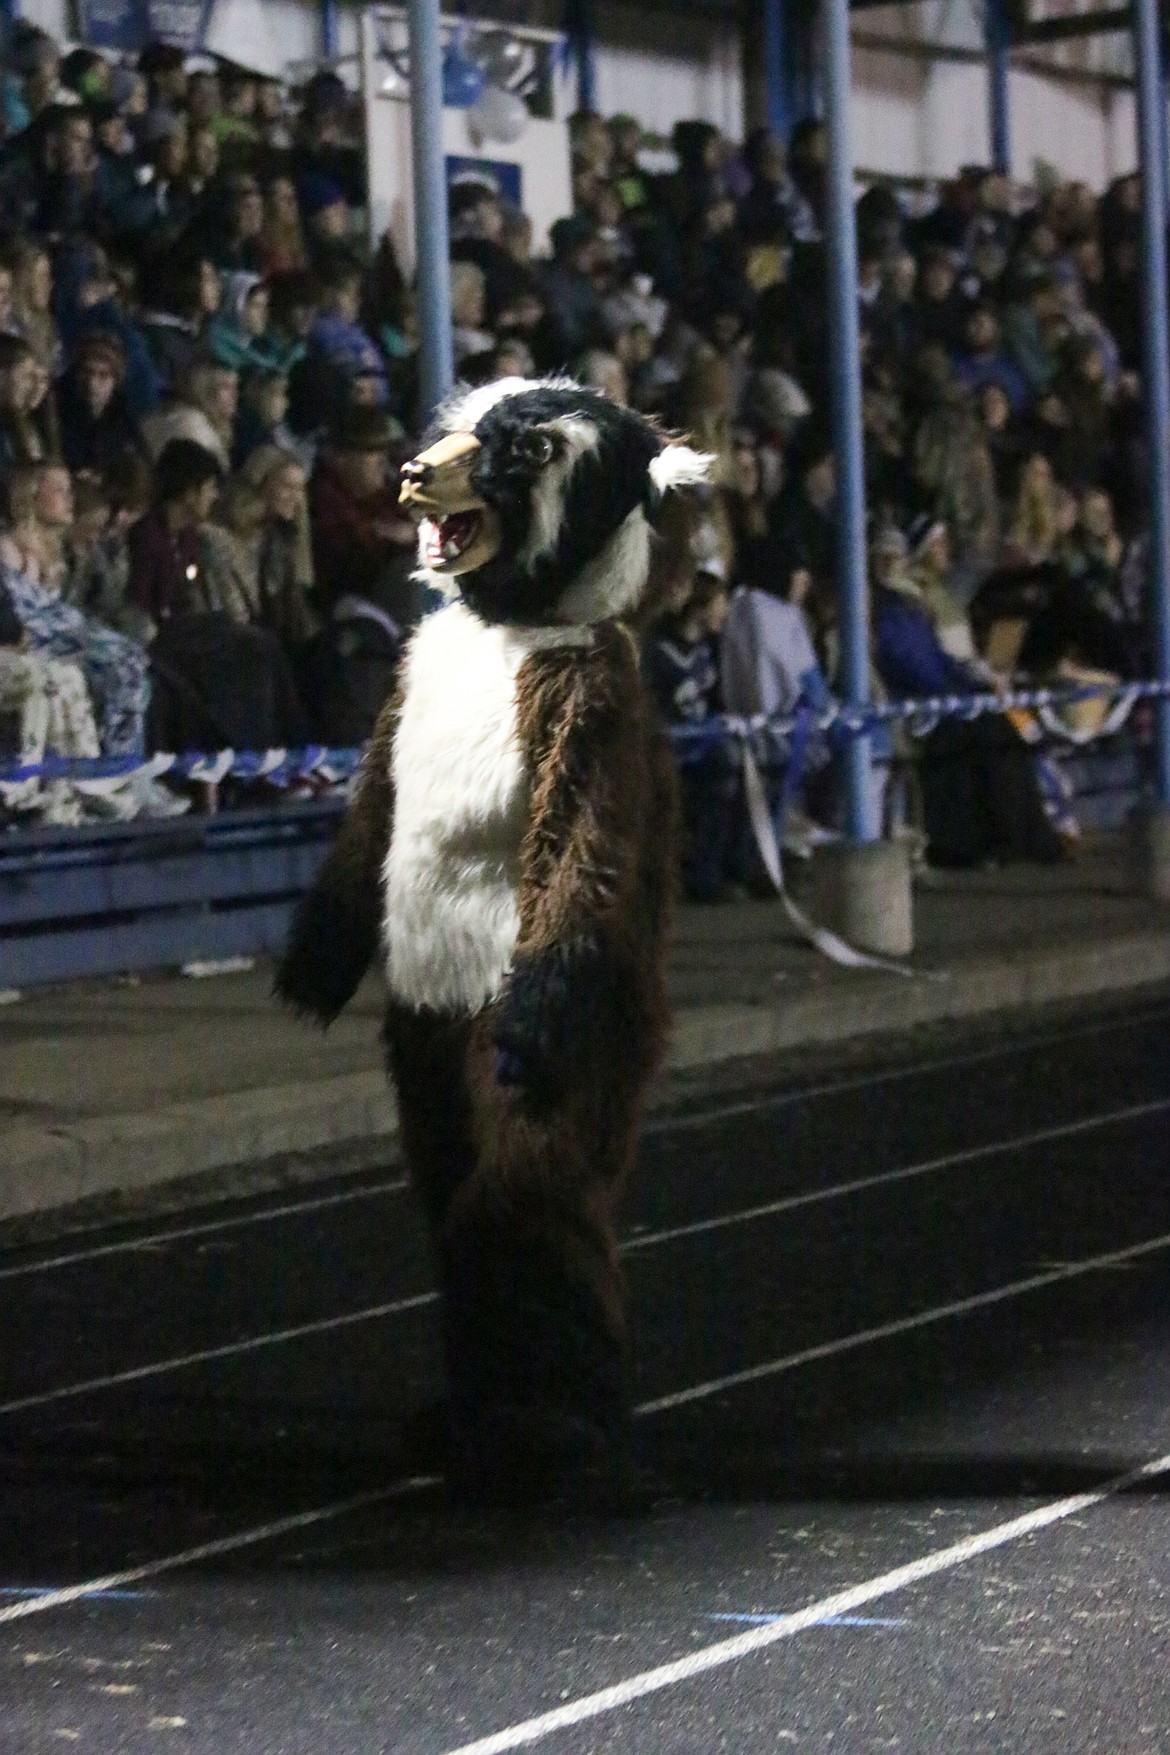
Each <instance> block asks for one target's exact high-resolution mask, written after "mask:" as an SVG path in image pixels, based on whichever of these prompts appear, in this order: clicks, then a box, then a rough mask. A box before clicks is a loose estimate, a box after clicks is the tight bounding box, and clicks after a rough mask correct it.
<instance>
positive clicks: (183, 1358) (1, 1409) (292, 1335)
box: [0, 1292, 438, 1414]
mask: <svg viewBox="0 0 1170 1755" xmlns="http://www.w3.org/2000/svg"><path fill="white" fill-rule="evenodd" d="M437 1300H438V1293H437V1292H419V1293H417V1294H416V1295H415V1296H414V1297H413V1298H394V1299H392V1300H391V1301H390V1303H389V1304H371V1305H370V1307H369V1309H367V1310H350V1311H347V1312H346V1313H345V1314H344V1315H342V1316H326V1317H322V1318H321V1319H320V1320H318V1321H316V1322H301V1323H298V1324H297V1325H296V1327H295V1328H278V1329H273V1330H272V1331H271V1333H269V1334H264V1335H251V1336H250V1337H249V1338H248V1339H247V1340H244V1341H227V1342H225V1344H224V1345H223V1346H222V1347H204V1348H202V1349H201V1350H200V1351H199V1352H196V1353H180V1354H179V1355H178V1356H177V1357H175V1358H173V1359H159V1360H156V1361H155V1363H154V1364H152V1365H134V1366H132V1367H131V1368H130V1369H129V1370H128V1371H114V1372H111V1373H110V1375H109V1376H108V1377H91V1378H87V1379H86V1381H85V1382H83V1383H66V1384H63V1385H62V1386H61V1388H60V1389H45V1390H38V1391H37V1393H36V1394H35V1395H25V1396H20V1397H18V1398H17V1400H16V1401H11V1402H3V1403H0V1414H20V1413H24V1412H26V1411H27V1410H28V1409H29V1408H42V1407H45V1406H46V1405H47V1404H48V1403H50V1402H62V1401H67V1400H68V1399H69V1398H70V1397H71V1396H78V1395H86V1394H88V1393H89V1392H91V1391H93V1390H99V1389H116V1388H118V1386H119V1385H120V1384H124V1383H141V1382H142V1380H143V1379H144V1378H146V1377H161V1376H163V1375H164V1373H166V1372H168V1371H181V1370H183V1368H184V1367H185V1366H188V1365H206V1364H207V1363H208V1362H209V1361H210V1360H212V1359H231V1358H234V1357H235V1356H236V1354H238V1353H254V1352H257V1351H258V1350H259V1349H260V1348H261V1347H279V1346H282V1345H283V1344H284V1343H285V1342H286V1341H300V1340H304V1339H305V1338H306V1336H308V1335H321V1334H329V1333H330V1332H331V1331H332V1330H334V1329H339V1328H352V1327H353V1326H354V1324H355V1323H359V1322H376V1321H377V1320H378V1318H379V1317H383V1316H400V1315H402V1313H403V1312H404V1311H407V1310H421V1309H422V1307H423V1306H424V1305H426V1304H434V1303H436V1302H437Z"/></svg>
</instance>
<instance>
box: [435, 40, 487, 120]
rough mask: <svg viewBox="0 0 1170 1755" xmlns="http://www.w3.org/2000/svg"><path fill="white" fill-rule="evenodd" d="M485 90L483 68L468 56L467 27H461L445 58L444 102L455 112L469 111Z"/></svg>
mask: <svg viewBox="0 0 1170 1755" xmlns="http://www.w3.org/2000/svg"><path fill="white" fill-rule="evenodd" d="M483 89H484V79H483V68H482V67H481V66H480V65H479V64H478V62H476V61H473V60H472V59H471V56H470V55H469V54H468V49H467V27H466V26H465V25H459V26H458V27H457V28H456V30H455V32H454V34H453V35H452V37H451V41H450V42H449V43H448V45H447V53H446V54H445V55H444V56H443V102H444V103H445V104H446V105H448V106H449V108H451V109H453V110H469V109H470V108H471V106H472V105H473V104H475V103H477V102H478V100H479V98H480V96H481V95H482V93H483Z"/></svg>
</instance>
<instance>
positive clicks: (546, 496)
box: [401, 378, 711, 627]
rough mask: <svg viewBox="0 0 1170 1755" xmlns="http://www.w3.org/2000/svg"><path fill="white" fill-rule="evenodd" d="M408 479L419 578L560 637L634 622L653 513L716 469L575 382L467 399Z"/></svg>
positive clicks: (488, 615)
mask: <svg viewBox="0 0 1170 1755" xmlns="http://www.w3.org/2000/svg"><path fill="white" fill-rule="evenodd" d="M428 437H429V438H430V441H431V442H430V443H429V444H428V445H427V446H426V448H425V449H424V450H423V451H422V452H420V454H419V455H418V457H416V458H415V459H414V461H413V462H412V463H408V464H406V465H405V467H404V469H403V471H402V491H401V501H402V504H403V506H404V507H405V508H406V509H407V510H408V511H409V512H411V513H412V514H413V515H414V516H415V517H417V518H419V519H420V525H419V572H420V576H421V577H422V578H423V579H425V580H427V581H428V582H429V583H430V584H432V585H435V586H437V587H438V588H439V589H440V590H442V591H443V592H444V593H445V594H447V595H454V594H455V593H458V594H459V595H460V596H461V597H462V598H463V600H464V601H465V603H466V604H467V605H468V607H469V608H470V609H471V610H472V611H473V612H474V613H475V614H476V615H477V616H479V618H480V619H481V620H482V621H485V622H493V623H503V622H508V623H519V624H522V625H528V626H544V627H557V626H566V625H570V626H571V625H580V624H582V623H589V622H597V621H604V620H606V619H608V618H609V617H614V616H621V615H624V614H625V613H627V612H628V611H629V610H631V609H633V608H634V606H635V605H636V604H637V603H638V601H639V599H640V598H641V596H642V593H643V591H644V590H645V588H646V581H647V577H648V574H649V570H650V545H651V535H652V526H653V519H654V515H655V512H656V510H657V508H658V505H659V503H660V501H661V499H662V496H663V494H664V493H666V492H667V490H668V489H670V488H676V487H685V486H689V485H693V484H697V483H699V482H703V481H705V480H706V479H707V475H708V470H709V467H710V463H711V459H710V458H707V457H703V456H700V455H699V454H698V453H696V452H694V451H692V450H691V449H690V448H689V447H688V446H686V445H676V444H668V443H667V442H666V440H665V439H664V438H663V436H662V434H661V433H660V432H659V431H658V429H657V428H656V427H655V426H653V425H652V424H651V422H650V421H648V420H645V419H644V418H643V417H642V416H641V415H639V414H636V413H634V412H633V411H632V410H630V409H627V408H622V407H620V406H619V405H618V404H617V403H614V402H610V401H609V400H608V398H606V397H604V396H601V395H598V393H597V392H596V391H593V390H586V389H583V388H582V387H581V386H580V385H579V384H574V383H573V382H572V381H571V380H569V379H563V378H549V379H544V380H537V381H532V380H528V379H525V378H504V379H501V380H500V381H499V382H498V383H495V384H488V385H485V386H483V387H482V388H480V389H476V390H472V391H468V392H466V393H464V394H457V395H456V396H455V397H453V398H452V399H451V400H450V401H449V402H448V403H447V404H446V405H445V406H444V407H443V408H442V409H441V410H440V411H439V414H438V416H437V418H436V421H435V425H434V428H433V429H432V433H431V434H430V435H428Z"/></svg>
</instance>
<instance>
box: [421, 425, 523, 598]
mask: <svg viewBox="0 0 1170 1755" xmlns="http://www.w3.org/2000/svg"><path fill="white" fill-rule="evenodd" d="M481 449H482V447H481V445H480V442H479V440H478V439H477V438H476V437H475V435H474V433H449V434H448V435H447V436H446V437H445V438H442V439H440V440H439V442H438V443H437V444H435V445H431V446H429V447H428V449H427V450H425V451H422V452H420V453H419V455H418V456H417V457H415V458H414V459H413V460H412V461H411V462H410V463H406V464H404V465H403V468H402V487H401V489H400V490H399V494H398V501H399V504H400V505H401V506H402V507H403V508H404V509H405V510H406V511H407V512H409V513H410V515H411V516H412V517H415V518H418V519H419V521H420V525H421V533H422V544H421V548H422V555H423V558H424V560H425V562H426V565H427V566H428V567H429V568H430V569H431V571H432V572H435V573H447V574H452V575H454V574H458V573H470V572H473V571H475V570H476V569H477V568H479V567H482V566H485V565H486V563H487V562H488V561H490V560H492V559H493V558H494V557H495V555H496V554H497V553H498V552H499V548H500V542H501V530H500V521H499V518H498V517H497V515H496V513H495V512H494V511H493V510H492V508H491V507H490V506H488V505H487V504H486V503H485V502H484V500H483V499H482V497H481V496H480V494H479V493H478V492H477V491H476V489H475V488H474V487H473V485H472V481H471V472H472V469H473V468H474V466H475V461H476V457H477V456H478V454H479V452H480V450H481Z"/></svg>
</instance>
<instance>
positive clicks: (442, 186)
mask: <svg viewBox="0 0 1170 1755" xmlns="http://www.w3.org/2000/svg"><path fill="white" fill-rule="evenodd" d="M407 15H408V22H409V27H410V138H411V147H412V149H413V158H414V247H415V259H416V262H417V265H418V270H417V281H418V327H419V370H420V386H419V394H420V400H421V404H422V415H423V418H424V419H428V418H429V417H430V415H431V413H432V412H433V411H434V409H435V407H436V406H437V404H438V403H440V402H441V401H442V400H443V397H444V396H446V394H447V392H448V391H449V390H450V388H451V385H452V382H453V380H454V376H455V363H454V351H453V346H452V336H451V263H450V259H449V251H450V245H449V240H448V235H447V163H446V157H445V155H444V152H443V47H442V40H441V38H440V35H439V0H409V4H408V7H407Z"/></svg>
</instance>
